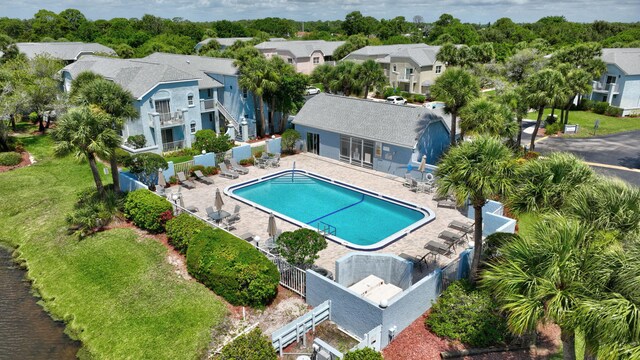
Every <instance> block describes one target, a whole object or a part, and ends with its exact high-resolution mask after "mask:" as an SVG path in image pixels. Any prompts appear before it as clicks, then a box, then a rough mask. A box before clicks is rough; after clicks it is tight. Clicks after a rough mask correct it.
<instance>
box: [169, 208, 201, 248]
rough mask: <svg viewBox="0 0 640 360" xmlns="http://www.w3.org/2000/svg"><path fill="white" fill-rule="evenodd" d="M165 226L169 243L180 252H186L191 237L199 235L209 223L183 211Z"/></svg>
mask: <svg viewBox="0 0 640 360" xmlns="http://www.w3.org/2000/svg"><path fill="white" fill-rule="evenodd" d="M165 227H166V229H167V238H169V244H171V246H173V247H174V248H175V249H176V250H177V251H178V252H179V253H181V254H186V253H187V248H188V247H189V243H190V242H191V239H193V237H194V236H196V235H198V234H199V233H200V231H202V229H204V228H206V227H207V225H206V224H205V223H203V222H202V221H200V220H199V219H197V218H195V217H193V216H191V215H189V214H185V213H182V214H180V215H178V216H176V217H174V218H173V219H171V220H169V221H167V224H166V226H165Z"/></svg>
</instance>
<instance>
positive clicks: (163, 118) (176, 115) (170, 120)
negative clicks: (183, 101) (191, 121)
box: [149, 111, 184, 127]
mask: <svg viewBox="0 0 640 360" xmlns="http://www.w3.org/2000/svg"><path fill="white" fill-rule="evenodd" d="M155 117H157V118H158V120H160V127H170V126H177V125H182V124H184V114H183V112H182V111H175V112H168V113H157V112H156V113H149V121H150V125H151V126H152V127H153V126H154V124H155V121H154V118H155Z"/></svg>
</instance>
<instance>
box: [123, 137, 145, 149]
mask: <svg viewBox="0 0 640 360" xmlns="http://www.w3.org/2000/svg"><path fill="white" fill-rule="evenodd" d="M127 143H128V144H129V145H131V146H133V148H134V149H142V148H143V147H144V146H145V145H146V144H147V138H146V137H145V136H144V135H142V134H140V135H131V136H129V137H128V138H127Z"/></svg>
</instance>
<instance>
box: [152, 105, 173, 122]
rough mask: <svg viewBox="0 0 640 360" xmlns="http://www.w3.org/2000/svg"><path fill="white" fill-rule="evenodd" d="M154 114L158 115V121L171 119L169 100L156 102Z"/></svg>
mask: <svg viewBox="0 0 640 360" xmlns="http://www.w3.org/2000/svg"><path fill="white" fill-rule="evenodd" d="M155 105H156V112H157V113H158V114H160V121H165V120H169V119H170V118H171V107H170V106H169V100H156V103H155Z"/></svg>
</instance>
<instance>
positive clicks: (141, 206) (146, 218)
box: [124, 189, 173, 233]
mask: <svg viewBox="0 0 640 360" xmlns="http://www.w3.org/2000/svg"><path fill="white" fill-rule="evenodd" d="M172 209H173V207H172V206H171V203H170V202H169V201H167V199H165V198H161V197H160V196H157V195H155V194H154V193H152V192H151V191H149V190H147V189H138V190H135V191H132V192H130V193H129V194H128V195H127V200H126V201H125V203H124V214H125V216H126V217H127V219H130V220H131V221H133V223H134V224H135V225H136V226H137V227H139V228H141V229H143V230H149V231H150V232H154V233H159V232H162V231H163V230H164V226H163V224H162V219H161V217H162V216H163V213H164V212H166V211H171V210H172Z"/></svg>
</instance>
